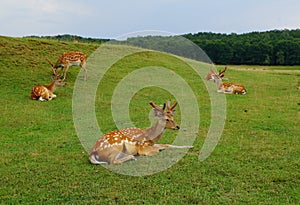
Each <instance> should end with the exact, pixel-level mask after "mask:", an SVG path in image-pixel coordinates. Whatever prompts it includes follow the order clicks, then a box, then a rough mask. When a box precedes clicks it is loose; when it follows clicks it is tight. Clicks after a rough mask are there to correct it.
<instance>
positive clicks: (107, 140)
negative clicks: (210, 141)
mask: <svg viewBox="0 0 300 205" xmlns="http://www.w3.org/2000/svg"><path fill="white" fill-rule="evenodd" d="M150 105H151V106H152V107H153V110H154V115H155V116H156V117H157V118H158V120H157V122H156V123H155V124H154V125H153V126H152V127H150V128H147V129H140V128H125V129H122V130H116V131H112V132H109V133H106V134H104V135H103V136H102V137H101V138H100V139H99V140H97V141H96V143H95V145H94V147H93V148H92V151H91V153H90V156H89V159H90V162H91V163H92V164H120V163H123V162H126V161H129V160H136V156H139V155H140V156H151V155H155V154H157V153H159V151H160V150H164V149H169V148H181V149H184V148H187V149H188V148H192V147H193V146H176V145H170V144H155V143H156V142H157V141H158V140H159V139H160V138H161V137H162V134H163V132H164V130H165V129H166V128H168V129H173V130H178V129H179V128H180V127H179V126H178V125H177V124H176V122H175V121H174V119H173V116H174V113H175V110H174V108H175V107H176V105H177V103H175V104H174V105H173V106H170V102H169V101H168V102H167V103H166V104H165V105H164V107H163V108H160V107H158V106H157V105H155V104H154V103H153V102H150ZM165 107H167V110H166V112H165Z"/></svg>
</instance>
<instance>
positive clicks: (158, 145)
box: [153, 144, 194, 150]
mask: <svg viewBox="0 0 300 205" xmlns="http://www.w3.org/2000/svg"><path fill="white" fill-rule="evenodd" d="M153 147H155V148H157V149H158V150H164V149H172V148H175V149H190V148H193V147H194V146H178V145H171V144H154V145H153Z"/></svg>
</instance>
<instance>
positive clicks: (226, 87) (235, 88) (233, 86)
mask: <svg viewBox="0 0 300 205" xmlns="http://www.w3.org/2000/svg"><path fill="white" fill-rule="evenodd" d="M209 73H210V75H211V76H212V79H213V81H214V82H215V83H216V84H217V89H218V92H219V93H226V94H242V95H245V94H246V93H247V91H246V88H245V86H244V85H242V84H237V83H223V82H222V77H221V76H220V73H219V74H217V73H215V72H214V70H213V69H212V68H210V72H209Z"/></svg>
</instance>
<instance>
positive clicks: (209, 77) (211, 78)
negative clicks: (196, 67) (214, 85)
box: [205, 66, 227, 82]
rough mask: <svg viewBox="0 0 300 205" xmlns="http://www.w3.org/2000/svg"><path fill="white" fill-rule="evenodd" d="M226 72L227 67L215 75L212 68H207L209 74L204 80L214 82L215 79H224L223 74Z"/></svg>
mask: <svg viewBox="0 0 300 205" xmlns="http://www.w3.org/2000/svg"><path fill="white" fill-rule="evenodd" d="M226 70H227V66H226V67H225V68H224V70H222V71H220V72H219V73H216V72H215V71H214V70H213V69H212V67H210V68H209V73H208V74H207V75H206V78H205V79H206V80H211V81H214V82H215V81H216V80H217V79H219V80H220V79H222V78H223V77H224V74H225V72H226Z"/></svg>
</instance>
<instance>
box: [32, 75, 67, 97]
mask: <svg viewBox="0 0 300 205" xmlns="http://www.w3.org/2000/svg"><path fill="white" fill-rule="evenodd" d="M59 77H60V76H58V77H56V78H55V77H54V76H51V78H52V82H51V83H50V84H49V85H36V86H33V88H32V90H31V93H30V98H31V99H32V100H39V101H50V100H52V99H53V98H56V95H55V94H53V92H54V91H55V88H56V85H58V86H64V85H65V83H64V82H62V81H61V80H60V79H59Z"/></svg>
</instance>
